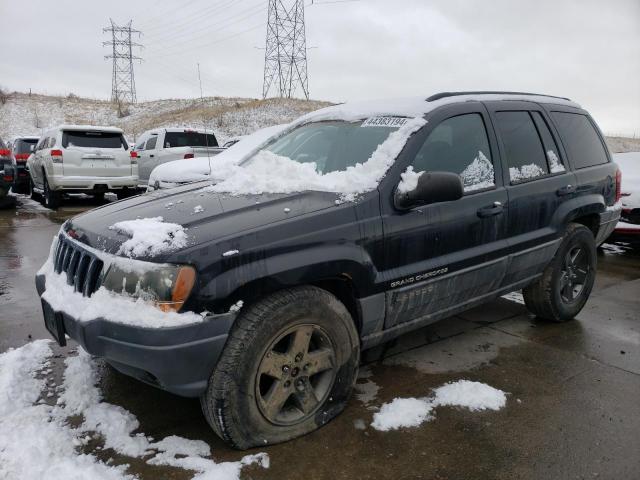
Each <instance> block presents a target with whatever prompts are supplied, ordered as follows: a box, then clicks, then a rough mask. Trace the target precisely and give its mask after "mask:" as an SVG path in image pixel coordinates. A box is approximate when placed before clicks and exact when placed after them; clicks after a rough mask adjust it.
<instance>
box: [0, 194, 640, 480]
mask: <svg viewBox="0 0 640 480" xmlns="http://www.w3.org/2000/svg"><path fill="white" fill-rule="evenodd" d="M87 203H88V205H87ZM96 205H97V204H96V203H95V202H94V203H91V201H90V200H89V199H75V200H73V201H72V202H71V205H69V206H65V207H64V208H62V209H61V210H59V211H58V212H55V213H53V212H50V211H48V210H46V209H44V208H43V207H41V206H40V205H39V204H37V203H36V202H34V201H31V200H29V199H27V198H26V197H20V198H19V199H18V207H17V209H15V210H3V211H0V352H1V351H4V350H6V349H7V348H10V347H17V346H21V345H24V344H25V343H27V342H28V341H29V340H30V339H34V338H48V334H47V332H46V330H45V329H44V326H43V324H42V313H41V310H40V304H39V300H38V297H37V294H36V291H35V288H34V283H33V278H34V275H35V272H36V271H37V270H38V268H40V266H41V265H42V263H43V262H44V260H45V258H46V256H47V254H48V250H49V246H50V243H51V239H52V237H53V236H54V235H55V233H56V232H57V230H58V228H59V225H60V224H61V223H62V222H63V221H64V220H65V219H66V218H68V217H70V216H72V215H75V214H77V213H79V212H81V211H83V210H85V209H86V208H87V207H88V206H89V207H90V206H96ZM598 262H599V265H598V277H597V282H596V287H595V288H594V292H593V293H592V296H591V299H590V300H589V302H588V303H587V305H586V307H585V309H584V310H583V311H582V312H581V313H580V315H579V316H578V318H577V320H575V321H571V322H568V323H565V324H552V323H545V322H539V321H536V320H535V319H533V318H531V317H530V315H529V314H528V313H527V311H526V309H525V308H524V306H523V305H522V304H520V303H517V302H516V301H511V300H505V299H499V300H496V301H494V302H491V303H489V304H487V305H483V306H482V307H479V308H476V309H474V310H471V311H468V312H466V313H463V314H461V315H458V316H456V317H453V318H450V319H447V320H444V321H442V322H438V323H437V324H435V325H432V326H430V327H428V328H425V329H422V330H420V331H418V332H414V333H411V334H410V335H407V336H405V337H402V338H400V339H398V340H397V341H395V342H392V343H390V344H388V345H384V346H382V347H378V348H376V349H373V350H370V351H368V352H366V353H365V355H364V366H363V368H362V373H361V378H360V380H359V382H358V389H357V393H356V395H355V396H354V398H353V399H352V400H351V402H350V404H349V406H348V407H347V409H346V410H345V412H344V413H343V414H342V415H340V416H339V417H338V418H337V419H336V420H334V421H333V422H331V423H330V424H329V425H327V426H325V427H323V428H322V429H320V430H319V431H317V432H315V433H313V434H311V435H308V436H306V437H304V438H301V439H298V440H295V441H292V442H289V443H286V444H282V445H276V446H271V447H267V448H264V449H260V450H256V452H258V451H265V452H267V453H268V454H269V456H270V457H271V467H270V468H269V469H267V470H265V469H262V468H259V467H248V468H246V469H244V470H243V474H242V476H243V478H255V479H298V478H309V479H331V480H336V479H472V478H478V479H480V478H482V479H494V478H495V479H513V478H518V479H540V478H550V479H593V478H598V479H603V478H606V479H632V478H640V295H639V294H640V251H639V250H633V249H630V248H626V247H620V246H612V247H607V248H606V249H605V250H604V251H603V252H600V254H599V258H598ZM516 299H517V297H516ZM73 348H74V346H73V345H71V346H70V347H67V348H66V349H60V348H57V349H56V352H57V353H59V354H60V355H59V357H58V358H56V359H55V363H56V365H57V372H58V377H59V375H60V374H61V372H62V360H63V358H64V356H65V355H66V354H67V353H68V352H69V350H71V349H73ZM459 379H469V380H475V381H481V382H485V383H487V384H489V385H491V386H493V387H496V388H499V389H501V390H504V391H505V392H508V400H507V406H506V407H505V408H504V409H502V410H500V411H498V412H470V411H467V410H463V409H457V408H450V407H440V408H438V409H437V411H436V415H435V418H434V419H433V420H432V421H430V422H427V423H424V424H423V425H422V426H420V427H417V428H413V429H403V430H398V431H391V432H379V431H376V430H374V429H372V428H371V427H370V426H369V425H370V423H371V420H372V416H373V413H374V411H375V409H376V408H377V407H379V406H380V405H381V404H382V403H384V402H388V401H390V400H392V399H394V398H396V397H422V396H426V395H428V394H429V392H430V390H431V389H432V388H435V387H438V386H440V385H442V384H443V383H446V382H448V381H453V380H459ZM100 386H101V388H102V391H103V393H104V396H105V400H106V401H108V402H111V403H115V404H117V405H121V406H123V407H124V408H126V409H128V410H129V411H131V412H132V413H133V414H135V415H136V416H137V418H138V420H139V421H140V425H141V428H140V429H141V431H144V432H145V433H146V434H147V435H149V436H154V437H156V438H162V437H165V436H167V435H180V436H183V437H186V438H192V439H201V440H204V441H206V442H207V443H209V444H210V445H211V448H212V451H213V456H214V458H215V459H216V460H217V461H227V460H238V459H240V458H241V457H242V456H243V455H244V454H245V453H247V452H244V453H243V452H236V451H233V450H230V449H229V448H227V447H226V446H225V445H224V444H223V443H222V441H220V440H219V439H218V438H217V437H216V436H215V435H214V434H213V433H212V432H211V431H210V429H209V428H208V426H207V424H206V422H205V420H204V418H203V416H202V414H201V412H200V406H199V402H198V401H197V400H193V399H183V398H179V397H176V396H173V395H170V394H167V393H165V392H162V391H159V390H156V389H154V388H152V387H149V386H146V385H143V384H141V383H139V382H137V381H135V380H132V379H130V378H128V377H126V376H123V375H121V374H119V373H117V372H115V371H113V370H112V369H111V368H109V367H106V366H105V367H104V368H103V375H102V381H101V385H100ZM54 401H55V398H53V399H51V402H54ZM99 445H100V441H99V440H94V441H92V442H91V443H90V444H89V445H88V447H87V448H89V449H91V450H92V451H94V453H95V454H96V455H97V456H98V457H99V458H102V459H103V460H105V461H106V460H107V459H108V458H111V457H113V458H114V461H115V463H127V464H129V465H130V468H129V472H130V473H134V474H137V475H139V476H140V478H143V479H147V478H154V479H155V478H172V479H173V478H175V479H182V478H190V477H191V475H190V474H189V472H187V471H184V470H179V469H175V468H171V467H157V466H156V467H154V466H150V465H148V464H146V463H144V461H143V460H140V459H131V458H118V457H117V456H116V455H114V454H113V452H110V451H109V450H102V449H99V450H93V449H94V448H95V447H98V446H99ZM250 453H254V452H250Z"/></svg>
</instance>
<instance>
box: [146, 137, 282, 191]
mask: <svg viewBox="0 0 640 480" xmlns="http://www.w3.org/2000/svg"><path fill="white" fill-rule="evenodd" d="M288 127H289V124H283V125H274V126H272V127H267V128H262V129H260V130H257V131H256V132H254V133H252V134H251V135H247V136H246V137H244V138H242V139H241V140H240V141H239V142H238V143H236V144H235V145H232V146H231V147H229V148H227V149H226V150H224V151H222V152H220V153H219V154H218V155H216V156H215V157H211V158H209V157H198V158H194V159H189V160H174V161H173V162H167V163H163V164H162V165H159V166H157V167H156V168H154V169H153V171H152V172H151V175H150V176H149V185H150V186H154V185H155V183H156V181H158V182H160V183H173V184H179V183H186V182H197V181H200V180H207V179H208V178H209V172H211V173H212V174H213V177H214V178H216V175H217V172H218V171H219V170H221V169H224V168H226V166H227V165H235V164H238V163H240V162H241V161H242V160H244V159H245V158H246V157H248V156H249V155H250V154H252V153H253V152H255V151H256V150H258V148H260V147H261V146H262V145H264V144H265V143H267V142H268V141H269V140H271V138H273V137H275V136H277V135H279V134H280V133H282V132H284V131H285V130H286V129H287V128H288Z"/></svg>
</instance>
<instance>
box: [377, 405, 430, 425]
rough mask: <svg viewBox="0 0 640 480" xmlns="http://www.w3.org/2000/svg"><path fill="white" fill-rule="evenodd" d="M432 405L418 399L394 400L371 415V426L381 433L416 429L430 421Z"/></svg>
mask: <svg viewBox="0 0 640 480" xmlns="http://www.w3.org/2000/svg"><path fill="white" fill-rule="evenodd" d="M432 409H433V404H432V403H431V402H429V401H426V400H422V399H420V398H396V399H395V400H394V401H392V402H390V403H385V404H384V405H382V407H380V411H379V412H376V413H375V414H374V415H373V422H372V423H371V426H372V427H373V428H375V429H376V430H380V431H383V432H386V431H389V430H396V429H398V428H402V427H418V426H420V425H421V424H422V423H423V422H426V421H428V420H431V418H433V417H432V416H431V410H432Z"/></svg>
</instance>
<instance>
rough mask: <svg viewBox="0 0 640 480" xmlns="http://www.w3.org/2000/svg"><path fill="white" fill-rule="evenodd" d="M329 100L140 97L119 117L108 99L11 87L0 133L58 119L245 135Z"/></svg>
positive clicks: (31, 129)
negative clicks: (27, 91)
mask: <svg viewBox="0 0 640 480" xmlns="http://www.w3.org/2000/svg"><path fill="white" fill-rule="evenodd" d="M327 105H329V103H327V102H317V101H304V100H291V99H268V100H255V99H248V98H221V97H207V98H205V99H204V100H203V101H202V100H200V99H169V100H155V101H151V102H143V103H139V104H137V105H133V106H131V107H129V115H127V116H124V117H122V118H119V116H118V112H117V109H116V108H115V107H114V105H113V104H112V103H111V102H108V101H104V100H93V99H87V98H78V97H75V96H70V97H54V96H47V95H37V94H32V95H29V94H24V93H17V92H16V93H12V94H11V95H10V96H9V97H8V99H7V100H6V103H5V104H2V103H0V137H1V138H3V139H9V138H11V137H13V136H16V135H28V134H35V135H37V134H40V133H41V132H42V131H43V130H44V129H46V128H48V127H52V126H55V125H58V124H61V123H76V124H77V123H81V124H90V125H114V126H118V127H121V128H123V129H124V131H125V133H126V135H127V137H128V138H130V139H134V138H135V137H137V136H138V135H140V134H141V133H142V132H144V131H145V130H148V129H151V128H156V127H170V126H185V127H187V126H191V127H199V126H203V125H205V126H206V127H208V128H212V129H213V130H214V131H215V132H216V135H217V136H218V139H219V140H220V141H221V142H224V141H225V139H227V138H229V137H233V136H236V135H245V134H247V133H251V132H253V131H255V130H256V129H259V128H262V127H267V126H271V125H275V124H279V123H287V122H289V121H291V120H293V119H294V118H296V117H298V116H300V115H302V114H304V113H307V112H310V111H312V110H317V109H318V108H322V107H325V106H327Z"/></svg>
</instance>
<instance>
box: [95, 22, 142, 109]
mask: <svg viewBox="0 0 640 480" xmlns="http://www.w3.org/2000/svg"><path fill="white" fill-rule="evenodd" d="M109 21H110V22H111V26H110V27H105V28H103V29H102V31H103V32H109V33H111V41H109V42H102V45H103V46H107V47H111V54H109V55H105V57H104V58H105V59H109V58H110V59H112V60H113V69H112V77H111V101H113V102H114V103H117V104H118V108H122V105H123V104H126V103H136V100H137V99H136V82H135V77H134V74H133V61H134V60H142V59H141V58H140V57H137V56H134V55H133V48H134V47H142V45H140V44H139V43H135V42H133V41H132V36H133V35H138V36H140V34H141V32H140V31H139V30H134V29H132V28H131V22H132V20H129V23H127V24H126V26H124V27H120V26H118V25H116V24H115V23H114V22H113V20H111V19H109Z"/></svg>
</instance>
